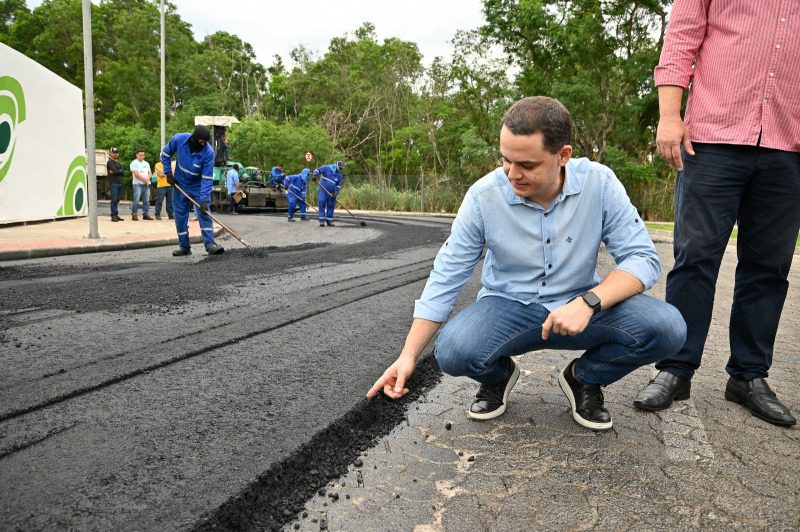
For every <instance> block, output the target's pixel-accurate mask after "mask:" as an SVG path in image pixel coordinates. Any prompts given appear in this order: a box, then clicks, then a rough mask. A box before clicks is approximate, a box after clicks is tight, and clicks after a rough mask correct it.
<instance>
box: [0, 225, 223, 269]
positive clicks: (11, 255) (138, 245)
mask: <svg viewBox="0 0 800 532" xmlns="http://www.w3.org/2000/svg"><path fill="white" fill-rule="evenodd" d="M224 231H225V229H223V228H219V229H217V230H216V231H214V237H215V238H216V237H218V236H220V235H221V234H222V233H223V232H224ZM202 241H203V237H202V236H199V235H198V236H193V237H191V238H189V242H191V243H192V244H198V243H200V242H202ZM177 245H178V237H177V236H176V237H175V238H161V239H158V240H140V241H137V242H103V243H97V244H87V245H83V246H64V247H53V248H34V249H14V250H7V251H0V262H3V261H10V260H27V259H42V258H47V257H60V256H64V255H80V254H82V253H100V252H104V251H125V250H132V249H144V248H154V247H162V246H177Z"/></svg>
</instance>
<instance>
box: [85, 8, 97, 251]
mask: <svg viewBox="0 0 800 532" xmlns="http://www.w3.org/2000/svg"><path fill="white" fill-rule="evenodd" d="M83 77H84V88H85V90H84V97H85V99H86V160H87V163H88V169H87V170H88V173H89V175H88V176H87V180H88V181H89V182H88V183H87V185H88V186H87V191H86V195H87V198H86V200H87V204H88V207H89V238H100V234H99V232H98V231H97V168H96V165H97V161H96V159H95V152H94V149H95V140H94V66H93V64H92V3H91V2H90V1H89V0H83Z"/></svg>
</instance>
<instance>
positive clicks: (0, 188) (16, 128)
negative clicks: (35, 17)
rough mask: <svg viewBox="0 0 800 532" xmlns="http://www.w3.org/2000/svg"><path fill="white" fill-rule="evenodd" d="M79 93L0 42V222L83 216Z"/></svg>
mask: <svg viewBox="0 0 800 532" xmlns="http://www.w3.org/2000/svg"><path fill="white" fill-rule="evenodd" d="M86 193H87V172H86V143H85V138H84V128H83V93H82V92H81V90H80V89H79V88H78V87H76V86H74V85H72V84H71V83H69V82H67V81H65V80H64V79H62V78H60V77H59V76H57V75H55V74H53V73H52V72H50V71H49V70H47V69H46V68H44V67H43V66H42V65H40V64H39V63H37V62H36V61H33V60H32V59H29V58H28V57H25V56H24V55H23V54H21V53H19V52H17V51H16V50H14V49H13V48H9V47H8V46H6V45H5V44H3V43H0V224H4V223H11V222H26V221H34V220H51V219H53V218H61V217H69V216H86V211H87V206H86V201H87V194H86Z"/></svg>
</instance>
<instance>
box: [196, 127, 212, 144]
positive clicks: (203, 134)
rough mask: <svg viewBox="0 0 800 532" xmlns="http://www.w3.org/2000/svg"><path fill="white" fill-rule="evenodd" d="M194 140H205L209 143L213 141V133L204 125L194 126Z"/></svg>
mask: <svg viewBox="0 0 800 532" xmlns="http://www.w3.org/2000/svg"><path fill="white" fill-rule="evenodd" d="M192 138H193V139H194V140H195V142H196V141H198V140H204V141H206V142H208V141H209V140H211V131H209V130H208V128H207V127H206V126H203V125H200V124H198V125H196V126H194V132H193V133H192Z"/></svg>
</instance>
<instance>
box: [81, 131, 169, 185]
mask: <svg viewBox="0 0 800 532" xmlns="http://www.w3.org/2000/svg"><path fill="white" fill-rule="evenodd" d="M95 139H96V144H97V149H99V150H107V149H109V148H111V147H112V146H113V147H117V148H119V161H120V164H121V165H122V168H124V169H125V173H126V182H127V183H130V180H131V176H130V172H128V165H129V164H130V162H131V161H132V160H134V159H135V158H136V150H144V153H145V160H146V161H147V162H149V163H150V167H151V168H152V167H153V166H155V164H156V163H157V162H158V161H159V156H160V154H161V146H159V138H158V133H157V132H156V131H153V130H150V129H145V128H143V127H142V126H139V125H132V126H118V125H114V124H111V123H109V122H107V123H105V124H100V125H99V126H98V127H97V131H96V132H95Z"/></svg>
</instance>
